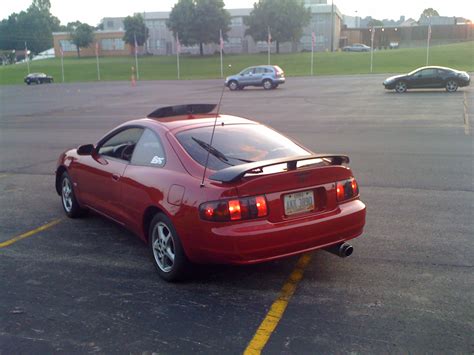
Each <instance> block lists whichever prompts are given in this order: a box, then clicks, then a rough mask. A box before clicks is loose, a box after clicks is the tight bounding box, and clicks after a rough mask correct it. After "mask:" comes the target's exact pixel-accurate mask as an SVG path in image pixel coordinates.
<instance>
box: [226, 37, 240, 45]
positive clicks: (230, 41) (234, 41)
mask: <svg viewBox="0 0 474 355" xmlns="http://www.w3.org/2000/svg"><path fill="white" fill-rule="evenodd" d="M227 43H228V44H230V45H231V46H240V45H242V38H240V37H229V38H228V39H227Z"/></svg>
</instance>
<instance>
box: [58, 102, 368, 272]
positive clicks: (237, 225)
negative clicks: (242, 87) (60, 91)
mask: <svg viewBox="0 0 474 355" xmlns="http://www.w3.org/2000/svg"><path fill="white" fill-rule="evenodd" d="M214 108H215V105H206V104H192V105H180V106H170V107H164V108H160V109H158V110H156V111H154V112H153V113H151V114H150V115H149V116H148V117H147V118H144V119H138V120H133V121H129V122H126V123H124V124H122V125H120V126H118V127H117V128H115V129H114V130H112V131H111V132H109V133H107V134H106V135H105V136H104V137H103V138H102V139H101V140H100V141H99V142H98V143H97V144H95V145H92V144H88V145H82V146H80V147H79V148H77V149H71V150H68V151H66V152H64V153H63V154H61V156H60V157H59V160H58V165H57V170H56V191H57V192H58V194H59V195H60V196H61V199H62V204H63V207H64V210H65V212H66V214H67V215H68V216H69V217H72V218H75V217H79V216H81V215H83V213H84V212H85V211H87V210H93V211H95V212H97V213H99V214H101V215H103V216H106V217H108V218H110V219H112V220H114V221H116V222H117V223H119V224H121V225H123V226H124V227H126V228H128V229H129V230H131V231H132V232H134V233H135V234H137V235H138V236H139V237H140V238H141V239H142V240H143V241H144V242H146V243H148V245H149V246H150V250H151V255H152V256H153V258H152V259H153V261H154V264H155V266H156V268H157V270H158V272H159V274H160V276H161V277H162V278H164V279H165V280H168V281H173V280H177V279H181V278H183V276H185V275H186V274H187V272H188V271H189V270H190V267H191V266H192V263H230V264H252V263H259V262H264V261H268V260H273V259H277V258H282V257H286V256H290V255H294V254H300V253H303V252H306V251H310V250H314V249H320V248H324V249H325V250H328V251H331V252H333V253H335V254H338V255H339V256H348V255H350V254H351V253H352V247H351V246H350V245H349V244H347V243H345V242H346V241H347V240H349V239H352V238H355V237H357V236H359V235H360V234H361V233H362V230H363V227H364V224H365V205H364V204H363V203H362V202H361V201H360V200H359V188H358V186H357V182H356V180H355V179H354V176H353V174H352V171H351V170H350V169H349V167H347V166H346V164H347V163H348V162H349V158H348V157H347V156H343V155H330V154H319V155H318V154H314V153H313V152H311V151H310V150H309V149H307V148H304V147H303V146H301V145H300V144H298V143H296V142H295V141H293V140H291V139H289V138H287V137H285V136H283V135H282V134H280V133H278V132H276V131H274V130H273V129H271V128H269V127H267V126H264V125H262V124H259V123H257V122H254V121H251V120H248V119H245V118H241V117H236V116H230V115H222V114H216V113H212V111H213V110H214Z"/></svg>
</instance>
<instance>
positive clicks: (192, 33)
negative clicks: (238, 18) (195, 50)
mask: <svg viewBox="0 0 474 355" xmlns="http://www.w3.org/2000/svg"><path fill="white" fill-rule="evenodd" d="M224 6H225V5H224V1H222V0H179V1H178V3H177V4H176V5H175V6H174V7H173V9H172V10H171V13H170V17H169V20H168V21H167V23H166V25H167V26H168V28H169V30H170V31H172V32H173V34H174V36H175V37H177V36H179V40H180V42H181V43H182V44H184V45H185V46H189V45H194V44H199V53H200V55H201V56H202V55H204V48H203V45H204V44H205V43H219V40H220V36H219V30H222V36H223V38H224V39H226V38H227V32H228V31H229V30H230V14H229V12H228V11H227V10H226V9H224Z"/></svg>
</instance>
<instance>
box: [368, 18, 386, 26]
mask: <svg viewBox="0 0 474 355" xmlns="http://www.w3.org/2000/svg"><path fill="white" fill-rule="evenodd" d="M367 26H368V27H383V22H382V21H380V20H376V19H374V18H373V19H371V20H370V21H369V22H367Z"/></svg>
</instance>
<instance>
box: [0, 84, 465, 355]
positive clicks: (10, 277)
mask: <svg viewBox="0 0 474 355" xmlns="http://www.w3.org/2000/svg"><path fill="white" fill-rule="evenodd" d="M384 77H385V76H384V75H382V76H380V75H373V76H335V77H330V76H328V77H314V78H288V80H287V83H286V84H285V85H283V86H281V87H280V88H278V89H276V90H272V91H265V90H262V89H257V88H255V89H251V88H249V89H245V90H243V91H236V92H229V91H228V90H226V92H225V93H224V96H223V101H222V107H221V112H223V113H229V114H236V115H240V116H244V117H249V118H252V119H255V120H257V121H260V122H263V123H265V124H268V125H270V126H272V127H274V128H276V129H278V130H279V131H281V132H283V133H285V134H287V135H289V136H291V137H293V138H295V139H297V140H298V141H300V142H301V143H303V144H304V145H305V146H307V147H309V148H310V149H312V150H313V151H315V152H321V153H344V154H347V155H349V156H350V158H351V167H352V168H353V171H354V173H355V176H356V177H357V179H358V181H359V185H360V189H361V199H362V200H363V201H364V202H365V203H366V205H367V225H366V228H365V232H364V234H363V235H362V236H361V237H360V238H356V239H355V240H353V241H352V245H353V246H354V254H353V255H352V256H351V257H349V258H346V259H341V258H338V257H336V256H334V255H332V254H329V253H326V252H324V251H318V252H314V253H311V254H310V255H309V256H308V258H310V259H309V263H308V265H307V266H306V267H305V268H304V269H303V270H302V271H303V276H302V278H301V280H299V282H297V283H296V284H295V285H296V290H295V293H294V294H293V296H292V297H291V298H290V299H289V300H288V305H287V308H286V311H285V312H284V313H283V315H282V317H281V319H278V324H277V326H276V328H275V330H274V331H273V332H270V334H269V335H270V337H269V340H268V342H267V343H266V344H265V346H264V349H263V352H264V353H268V354H274V353H298V354H302V353H304V354H306V353H308V354H309V353H313V354H314V353H387V352H393V353H433V352H435V353H472V352H474V338H473V336H472V334H474V323H473V319H474V306H473V305H474V292H473V285H474V273H473V271H474V270H473V260H474V259H473V256H472V255H473V252H474V240H473V235H474V213H473V212H474V204H473V201H474V186H473V181H474V179H473V177H474V165H473V164H474V163H473V162H474V143H473V134H472V127H471V124H472V122H470V120H471V121H472V119H473V118H474V109H473V106H474V104H473V102H474V89H473V88H472V87H468V88H462V89H460V90H459V91H458V92H456V93H452V94H448V93H446V92H445V91H444V90H423V91H411V92H410V91H409V92H407V93H405V94H396V93H394V92H388V91H385V90H384V89H383V86H382V84H381V83H382V81H383V79H384ZM221 88H222V81H219V80H203V81H160V82H139V83H138V85H137V86H136V87H132V86H130V84H129V83H127V82H114V83H77V84H51V85H37V86H26V85H25V86H3V87H1V88H0V90H1V94H0V98H1V102H0V152H1V153H0V192H1V193H0V210H1V213H0V280H1V286H0V354H10V353H85V352H98V353H134V354H141V353H150V354H151V353H153V352H156V353H171V354H189V353H202V354H222V353H231V354H238V353H242V352H244V351H245V350H246V348H247V346H248V345H249V343H250V342H251V340H252V339H253V337H254V335H255V333H256V331H257V329H258V328H259V326H260V324H261V323H262V320H263V319H264V318H265V317H266V316H267V313H268V311H269V309H270V307H271V306H272V304H273V303H274V302H275V300H277V299H278V297H279V295H280V292H281V290H282V287H283V286H284V285H286V284H287V279H288V277H289V276H290V274H292V272H293V271H294V269H295V266H296V264H297V263H298V260H301V259H300V258H299V257H292V258H288V259H283V260H278V261H274V262H270V263H266V264H259V265H254V266H245V267H233V266H196V272H195V275H194V277H193V279H191V280H189V281H187V282H184V283H178V284H169V283H166V282H164V281H162V280H161V279H160V278H159V277H158V275H157V273H156V271H155V269H154V267H153V264H152V262H151V259H150V256H149V251H148V248H147V247H146V246H145V245H144V244H143V243H142V242H141V241H140V240H139V239H138V238H137V237H135V236H134V235H132V234H131V233H130V232H128V231H126V230H124V229H122V228H121V227H119V226H117V225H116V224H114V223H113V222H110V221H108V220H105V219H103V218H101V217H99V216H97V215H94V214H91V215H89V216H88V217H86V218H85V219H76V220H71V219H67V218H65V216H64V213H63V210H62V207H61V203H60V199H59V196H58V195H57V194H56V192H55V189H54V169H55V164H56V160H57V158H58V156H59V154H60V153H61V152H62V151H64V150H65V149H67V148H70V147H74V146H78V145H80V144H85V143H94V142H96V141H97V140H98V139H99V138H100V137H101V136H102V135H103V134H105V133H106V132H107V131H108V130H110V129H112V128H114V127H115V126H116V125H118V124H120V123H122V122H124V121H127V120H129V119H132V118H139V117H144V116H146V115H147V114H148V113H150V112H151V111H153V110H154V109H155V108H157V107H158V106H165V105H172V104H180V103H216V102H217V101H218V100H219V97H220V93H221ZM48 223H52V224H51V225H48ZM45 225H46V227H45V228H44V230H38V228H40V227H42V226H45ZM30 232H31V233H30ZM15 237H21V238H17V239H14V238H15Z"/></svg>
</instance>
